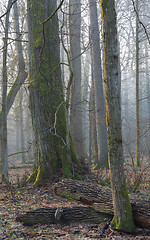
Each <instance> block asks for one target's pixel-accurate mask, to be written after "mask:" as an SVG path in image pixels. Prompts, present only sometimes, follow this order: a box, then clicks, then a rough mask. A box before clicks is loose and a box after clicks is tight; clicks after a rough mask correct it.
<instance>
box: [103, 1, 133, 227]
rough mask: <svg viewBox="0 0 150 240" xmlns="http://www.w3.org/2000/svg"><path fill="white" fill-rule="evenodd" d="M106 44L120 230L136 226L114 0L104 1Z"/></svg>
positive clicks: (110, 145) (108, 108)
mask: <svg viewBox="0 0 150 240" xmlns="http://www.w3.org/2000/svg"><path fill="white" fill-rule="evenodd" d="M101 9H102V21H103V45H104V86H105V97H106V118H107V133H108V149H109V167H110V180H111V188H112V196H113V207H114V219H113V221H112V225H114V226H115V227H116V228H118V229H126V230H133V229H134V228H135V226H134V222H133V217H132V209H131V205H130V202H129V197H128V191H127V187H126V182H125V174H124V159H123V147H122V132H121V103H120V81H121V78H120V77H121V76H120V66H119V49H118V34H117V22H116V11H115V1H114V0H101Z"/></svg>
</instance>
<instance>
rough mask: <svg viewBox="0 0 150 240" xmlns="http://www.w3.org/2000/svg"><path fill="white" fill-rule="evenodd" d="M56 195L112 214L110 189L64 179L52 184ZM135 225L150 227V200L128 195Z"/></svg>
mask: <svg viewBox="0 0 150 240" xmlns="http://www.w3.org/2000/svg"><path fill="white" fill-rule="evenodd" d="M54 191H55V193H56V194H57V195H59V196H61V197H65V198H68V199H72V200H76V201H80V202H82V203H83V204H87V205H90V206H91V207H92V208H93V209H95V210H96V211H99V212H101V213H107V214H111V215H113V214H114V209H113V201H112V191H111V189H109V188H105V187H101V186H99V185H96V184H92V183H89V182H80V181H73V180H64V181H62V182H59V183H57V184H55V185H54ZM130 202H131V205H132V211H133V217H134V221H135V223H136V225H138V226H141V227H146V228H148V229H150V201H148V200H143V199H139V198H138V197H137V196H135V195H134V196H132V195H131V196H130Z"/></svg>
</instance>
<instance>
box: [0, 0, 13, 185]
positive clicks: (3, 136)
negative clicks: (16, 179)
mask: <svg viewBox="0 0 150 240" xmlns="http://www.w3.org/2000/svg"><path fill="white" fill-rule="evenodd" d="M11 2H12V1H11V0H9V1H8V6H7V10H8V9H9V8H10V5H11ZM9 15H10V11H8V13H7V14H6V19H5V38H4V47H3V69H2V111H1V129H0V145H1V146H0V147H1V151H0V154H1V155H0V157H1V175H2V181H8V145H7V50H8V49H7V46H8V29H9Z"/></svg>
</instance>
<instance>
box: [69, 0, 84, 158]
mask: <svg viewBox="0 0 150 240" xmlns="http://www.w3.org/2000/svg"><path fill="white" fill-rule="evenodd" d="M80 28H81V1H80V0H70V1H69V31H70V52H71V63H72V69H73V83H72V89H71V109H70V124H71V126H70V127H71V133H72V138H73V142H74V145H75V148H76V151H77V155H78V157H79V158H82V157H84V149H83V133H82V102H81V100H82V99H81V46H80Z"/></svg>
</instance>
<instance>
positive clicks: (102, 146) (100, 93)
mask: <svg viewBox="0 0 150 240" xmlns="http://www.w3.org/2000/svg"><path fill="white" fill-rule="evenodd" d="M96 4H97V3H96V1H95V0H89V5H90V22H91V28H90V32H91V34H90V40H91V47H92V51H91V52H92V55H93V56H92V58H93V71H94V72H93V77H94V91H95V109H96V115H97V117H96V119H97V128H98V144H99V151H100V156H99V159H98V163H97V166H96V168H97V169H99V168H102V167H108V149H107V129H106V108H105V100H104V90H103V80H102V68H101V51H100V40H99V39H100V37H99V27H98V16H97V6H96Z"/></svg>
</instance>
